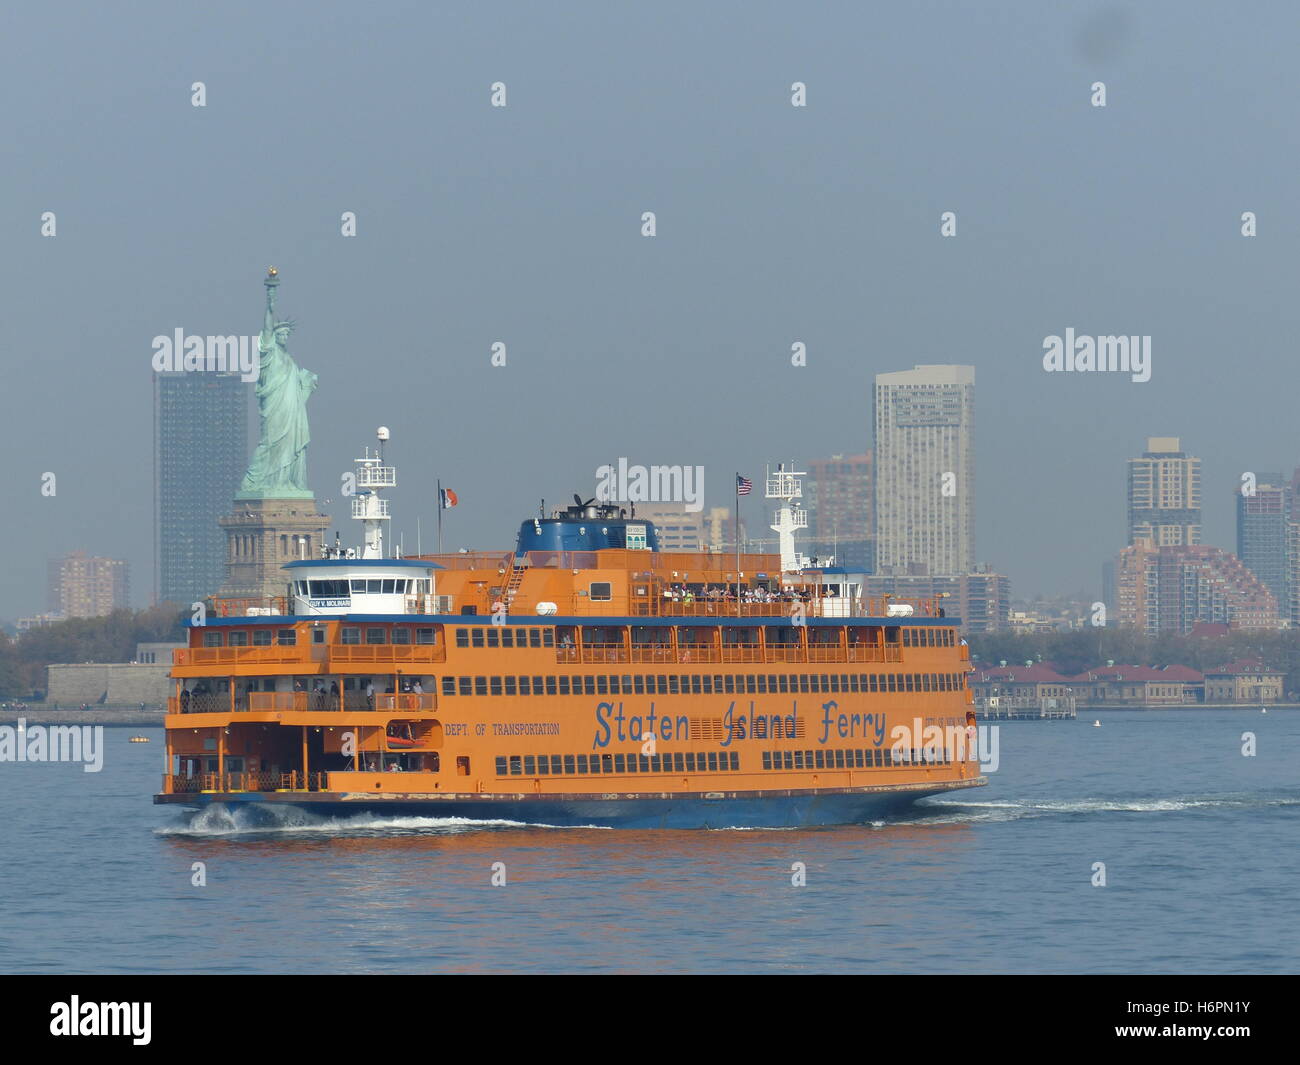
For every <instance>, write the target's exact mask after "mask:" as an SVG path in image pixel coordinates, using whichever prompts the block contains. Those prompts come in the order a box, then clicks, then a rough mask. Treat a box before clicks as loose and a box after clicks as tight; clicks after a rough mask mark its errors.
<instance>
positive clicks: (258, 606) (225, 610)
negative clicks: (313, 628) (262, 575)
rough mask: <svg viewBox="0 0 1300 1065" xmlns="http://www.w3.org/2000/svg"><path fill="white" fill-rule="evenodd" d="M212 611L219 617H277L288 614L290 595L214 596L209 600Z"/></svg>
mask: <svg viewBox="0 0 1300 1065" xmlns="http://www.w3.org/2000/svg"><path fill="white" fill-rule="evenodd" d="M208 601H209V602H210V603H211V604H212V613H213V614H214V615H215V616H216V617H219V618H244V617H249V618H252V617H276V616H285V615H288V613H289V609H288V603H289V600H288V597H287V596H283V595H267V596H213V597H212V598H211V599H210V600H208Z"/></svg>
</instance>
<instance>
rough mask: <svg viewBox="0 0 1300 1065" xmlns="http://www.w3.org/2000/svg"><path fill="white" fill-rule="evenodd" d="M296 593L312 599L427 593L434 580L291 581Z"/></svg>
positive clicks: (397, 578)
mask: <svg viewBox="0 0 1300 1065" xmlns="http://www.w3.org/2000/svg"><path fill="white" fill-rule="evenodd" d="M290 583H291V584H292V585H293V591H294V594H295V595H303V596H310V597H311V598H312V599H346V598H348V597H349V596H352V595H427V594H429V593H430V592H432V591H433V581H432V580H430V579H428V578H424V577H418V578H416V579H414V580H412V579H409V578H406V577H377V578H376V577H366V578H361V577H353V578H352V579H351V580H344V581H291V582H290Z"/></svg>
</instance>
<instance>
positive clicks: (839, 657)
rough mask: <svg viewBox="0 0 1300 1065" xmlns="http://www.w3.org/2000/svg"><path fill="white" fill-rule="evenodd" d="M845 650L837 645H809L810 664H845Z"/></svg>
mask: <svg viewBox="0 0 1300 1065" xmlns="http://www.w3.org/2000/svg"><path fill="white" fill-rule="evenodd" d="M844 658H845V656H844V648H843V647H841V646H840V645H839V644H837V643H831V644H815V643H810V644H809V645H808V661H809V662H843V661H844Z"/></svg>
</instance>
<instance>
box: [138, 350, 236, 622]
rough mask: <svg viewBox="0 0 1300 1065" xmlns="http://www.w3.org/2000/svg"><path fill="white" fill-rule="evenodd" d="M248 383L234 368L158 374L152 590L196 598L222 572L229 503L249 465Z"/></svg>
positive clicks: (214, 585)
mask: <svg viewBox="0 0 1300 1065" xmlns="http://www.w3.org/2000/svg"><path fill="white" fill-rule="evenodd" d="M249 391H250V389H249V386H248V384H247V383H246V382H244V381H243V380H241V379H240V377H239V375H238V374H234V373H208V372H197V371H196V372H179V373H161V374H155V375H154V515H155V536H156V540H155V544H154V555H155V559H156V565H157V573H156V581H157V583H156V586H155V592H154V596H155V599H156V600H157V601H160V602H175V603H186V604H188V603H194V602H198V601H200V600H202V599H205V598H207V597H208V596H210V595H213V594H214V593H215V592H216V591H217V589H218V588H220V587H221V585H222V582H223V581H224V579H225V563H226V551H227V546H226V534H225V532H224V531H222V528H221V526H220V525H218V524H217V523H218V521H219V520H220V519H221V518H222V517H223V516H225V514H226V512H227V511H228V510H229V509H230V501H231V499H232V498H234V495H235V492H236V491H237V490H238V488H239V483H240V479H241V478H242V477H243V475H244V469H245V468H246V467H247V465H248V429H249V424H248V418H249V403H248V397H249Z"/></svg>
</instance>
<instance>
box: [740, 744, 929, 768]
mask: <svg viewBox="0 0 1300 1065" xmlns="http://www.w3.org/2000/svg"><path fill="white" fill-rule="evenodd" d="M951 761H952V759H951V758H950V757H949V754H948V752H947V751H940V750H938V749H937V748H936V749H933V750H931V749H927V748H918V749H916V750H911V751H895V750H892V749H886V748H884V747H874V748H869V749H867V750H849V751H841V750H834V751H825V750H815V751H764V752H763V768H764V769H872V768H877V769H879V768H883V767H884V766H888V765H946V764H948V763H949V762H951Z"/></svg>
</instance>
